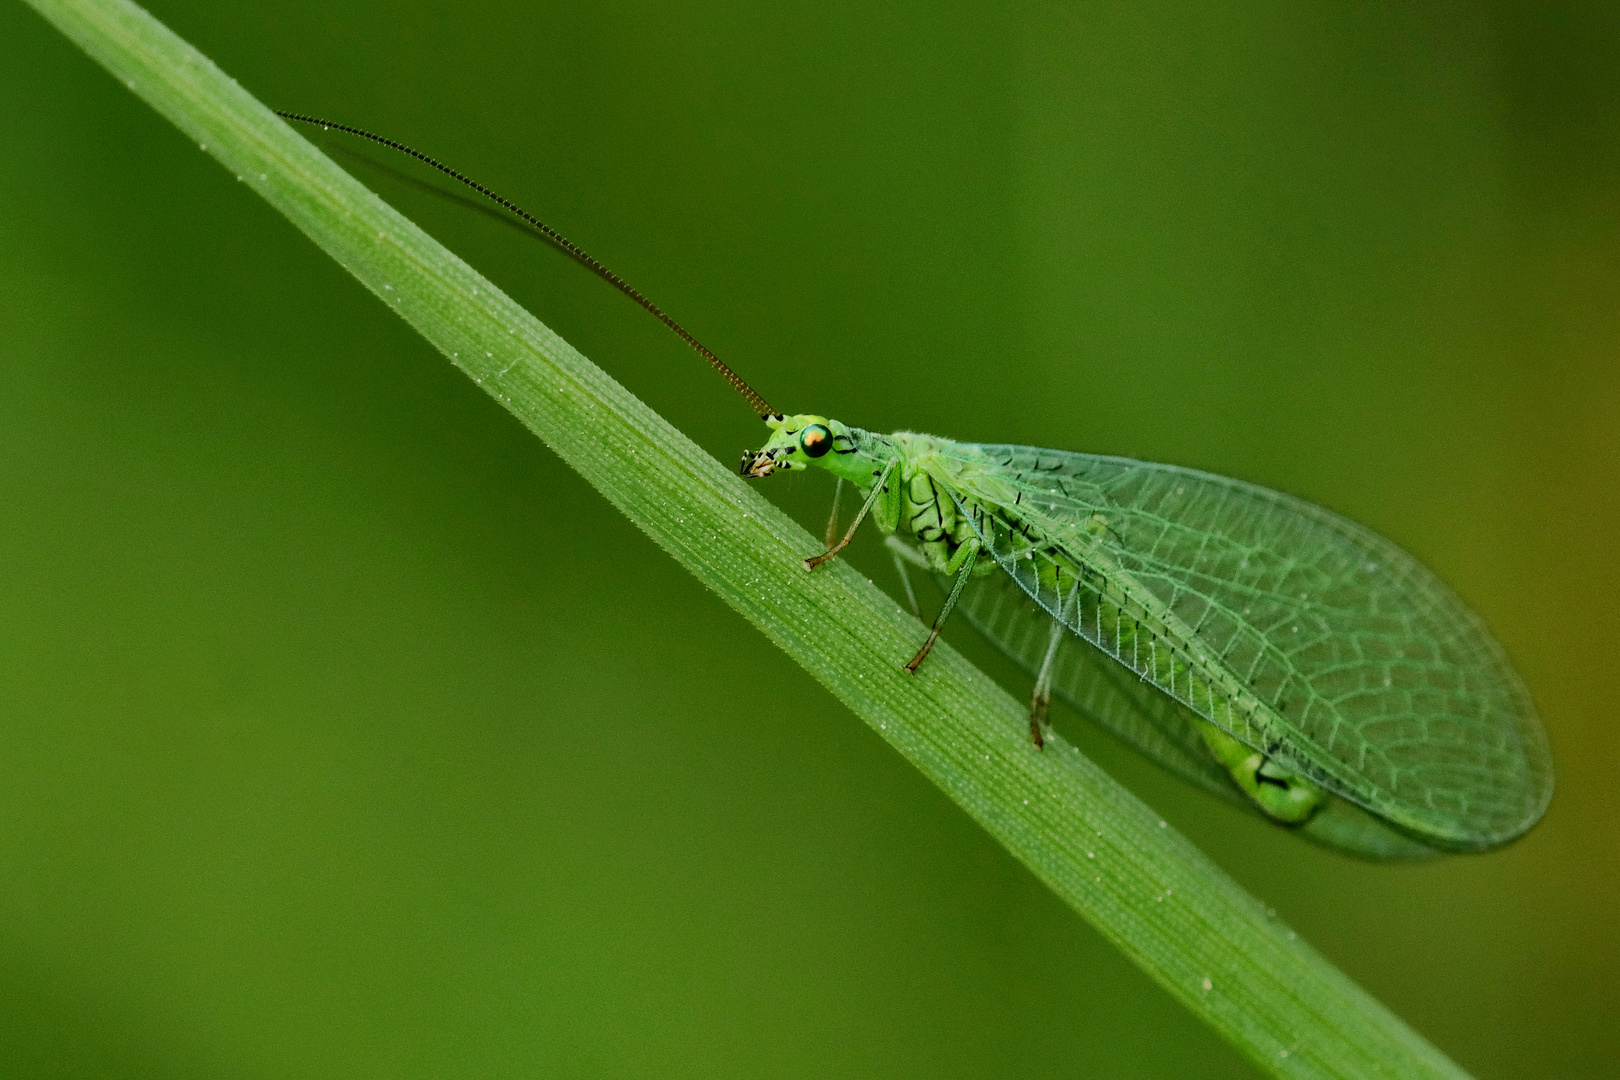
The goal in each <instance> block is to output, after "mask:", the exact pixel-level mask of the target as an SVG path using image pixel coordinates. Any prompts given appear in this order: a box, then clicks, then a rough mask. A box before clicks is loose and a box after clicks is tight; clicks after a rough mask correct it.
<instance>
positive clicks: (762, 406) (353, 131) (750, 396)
mask: <svg viewBox="0 0 1620 1080" xmlns="http://www.w3.org/2000/svg"><path fill="white" fill-rule="evenodd" d="M275 113H276V115H277V116H279V117H281V118H282V119H283V120H294V121H297V122H298V123H300V124H311V125H314V126H315V127H320V128H328V129H330V130H332V131H342V132H345V133H346V134H349V135H355V136H358V137H359V138H362V139H369V140H370V141H372V142H374V143H376V144H378V145H379V146H386V147H388V148H389V149H390V150H398V151H399V152H400V153H402V154H407V155H409V156H411V157H413V158H415V159H416V160H417V161H420V162H422V164H424V165H431V166H432V167H433V168H435V169H438V170H439V171H440V172H442V173H444V174H445V175H446V176H449V177H451V178H453V179H456V180H459V181H461V182H462V183H463V184H466V185H467V186H468V187H470V188H472V189H473V190H474V191H476V192H478V194H480V195H482V196H483V197H484V198H486V199H489V200H490V201H491V202H494V203H496V204H497V205H499V206H500V207H501V208H502V209H505V210H507V211H509V212H511V213H513V214H516V215H517V216H518V217H519V218H521V219H522V220H523V221H524V222H526V223H527V224H528V225H529V226H530V227H531V228H533V229H534V230H535V231H536V232H538V233H539V234H540V235H541V236H543V237H545V238H546V239H547V240H549V241H551V242H552V243H553V244H555V245H556V246H557V247H559V248H561V249H562V250H563V252H564V253H566V254H567V255H569V256H571V257H572V258H573V259H574V261H576V262H578V263H579V264H580V265H582V266H584V267H585V268H586V269H587V270H590V271H591V272H592V273H594V274H595V275H596V276H597V277H599V278H601V279H602V280H603V281H606V282H607V283H608V284H609V285H612V286H613V287H614V288H615V289H618V290H619V291H620V292H622V293H624V295H626V296H628V297H629V298H630V299H632V300H634V301H635V302H636V303H637V304H640V305H641V306H642V307H643V308H645V309H646V310H647V311H648V312H649V313H651V314H652V316H653V317H654V318H656V319H657V320H658V321H659V322H661V323H663V324H664V325H665V326H667V327H669V328H670V329H671V330H673V331H675V333H676V335H677V336H678V337H680V339H681V340H682V341H684V342H686V343H687V344H688V345H690V346H692V348H694V349H696V350H697V352H698V355H699V356H702V357H703V358H704V359H705V360H707V361H708V362H709V363H710V364H712V365H714V369H715V370H716V371H718V372H719V373H720V374H721V375H723V376H725V380H726V381H727V382H728V383H730V384H731V386H732V389H734V390H736V391H737V393H739V394H741V395H742V396H743V400H745V401H747V402H748V407H749V408H751V409H753V410H754V412H756V413H758V414H759V418H760V419H761V420H769V419H771V418H772V417H777V418H779V417H781V415H782V414H781V412H779V411H778V410H776V409H774V408H772V407H771V406H770V404H769V403H767V402H766V400H765V399H764V398H762V397H760V396H759V394H758V393H756V392H755V390H754V388H753V387H752V386H749V385H748V384H747V383H746V382H744V381H743V378H742V376H741V375H738V374H737V373H736V372H735V371H732V370H731V368H730V367H728V366H727V365H726V363H725V362H724V361H723V360H721V359H720V358H719V357H718V356H716V355H714V353H712V352H710V351H709V349H708V346H706V345H704V344H703V342H701V341H699V340H698V339H697V338H695V337H693V336H692V335H691V334H690V333H688V332H687V330H686V327H684V326H682V325H681V324H680V323H678V322H676V321H675V320H674V319H672V318H670V317H669V316H668V315H666V314H664V310H663V309H662V308H660V307H659V306H658V305H657V304H655V303H653V302H652V301H651V300H649V299H647V298H646V297H645V296H643V295H641V293H639V292H637V291H636V289H635V288H634V287H632V286H631V285H630V283H629V282H627V281H625V280H624V279H623V278H621V277H620V276H619V275H618V274H615V273H614V272H613V271H611V270H609V269H608V268H607V267H605V266H603V265H602V264H601V263H599V262H597V261H596V260H595V259H594V258H592V257H591V256H590V255H589V254H588V253H587V252H586V251H585V249H583V248H581V247H580V246H579V245H578V244H576V243H574V242H573V241H572V240H570V239H568V238H567V237H566V236H564V235H563V234H562V233H560V232H558V231H557V230H556V229H553V228H552V227H551V226H550V225H547V224H546V223H545V222H543V221H541V220H540V219H539V218H537V217H535V216H534V215H533V214H530V213H529V212H528V211H527V210H524V209H523V208H522V207H520V206H518V205H517V204H516V203H514V202H512V201H511V200H510V199H506V198H503V197H502V196H500V195H497V194H495V192H493V191H491V190H489V188H487V187H485V186H484V185H482V184H480V183H478V181H476V180H473V179H471V178H470V177H467V176H463V175H462V174H461V173H459V172H457V171H456V170H454V169H452V168H451V167H450V166H448V165H445V164H443V163H441V162H438V161H435V160H434V159H432V158H430V157H428V156H427V155H426V154H424V153H422V152H421V151H419V150H412V149H411V148H410V147H409V146H406V145H405V144H404V143H399V142H395V141H394V140H393V139H385V138H383V137H382V136H381V135H373V134H372V133H371V132H369V131H363V130H361V129H360V128H357V127H350V126H349V125H348V124H338V123H334V122H333V121H331V120H322V119H320V118H319V117H315V116H305V115H304V114H302V113H295V112H282V111H281V110H280V109H277V110H275Z"/></svg>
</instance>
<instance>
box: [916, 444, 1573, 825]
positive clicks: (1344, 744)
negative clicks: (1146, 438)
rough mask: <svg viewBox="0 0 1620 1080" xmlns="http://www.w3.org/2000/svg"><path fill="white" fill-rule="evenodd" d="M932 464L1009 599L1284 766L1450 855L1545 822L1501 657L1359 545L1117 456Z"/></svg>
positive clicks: (1542, 785) (1411, 564)
mask: <svg viewBox="0 0 1620 1080" xmlns="http://www.w3.org/2000/svg"><path fill="white" fill-rule="evenodd" d="M939 468H940V471H941V479H942V480H943V481H945V482H946V484H947V486H950V487H951V488H952V489H953V490H955V491H958V492H960V493H961V494H960V495H959V496H958V500H959V502H961V503H962V505H963V506H964V509H965V508H966V505H967V504H966V502H964V501H963V500H964V499H965V500H971V501H973V502H977V503H979V504H980V505H982V506H989V507H998V508H1000V513H992V514H985V515H982V516H980V517H979V518H978V519H976V528H977V529H978V530H979V532H980V537H981V539H982V540H983V541H984V542H985V544H986V547H987V549H988V550H989V551H990V552H991V554H993V555H994V556H995V558H996V561H997V562H998V564H1000V566H1001V567H1002V569H1004V570H1005V571H1006V572H1007V574H1008V575H1009V576H1010V577H1011V578H1012V579H1013V580H1014V581H1015V582H1017V583H1018V585H1019V587H1020V588H1021V589H1022V590H1023V591H1024V593H1025V594H1026V595H1028V596H1029V597H1030V598H1032V599H1033V600H1034V601H1035V602H1036V603H1037V604H1039V605H1040V606H1041V607H1042V608H1043V609H1045V610H1046V611H1047V612H1048V613H1049V614H1051V615H1054V616H1056V617H1059V618H1061V619H1062V620H1063V622H1064V623H1065V624H1066V625H1067V626H1068V627H1069V628H1070V629H1071V630H1073V631H1074V632H1075V633H1076V634H1077V635H1079V636H1080V637H1082V638H1084V639H1086V640H1087V641H1089V642H1090V643H1091V644H1092V645H1095V646H1097V647H1098V648H1099V649H1100V650H1102V652H1103V653H1104V654H1106V655H1107V656H1110V657H1112V658H1113V659H1114V660H1116V661H1118V662H1119V663H1121V664H1124V665H1125V666H1126V668H1128V669H1129V670H1130V671H1131V672H1132V673H1133V674H1134V675H1135V676H1136V677H1137V678H1139V679H1141V680H1143V681H1145V682H1147V683H1148V684H1150V685H1152V686H1154V687H1156V688H1157V689H1158V690H1159V691H1162V692H1163V693H1165V694H1168V695H1169V696H1170V697H1172V698H1174V699H1175V700H1176V701H1179V702H1180V703H1181V704H1182V705H1184V706H1186V707H1187V708H1189V709H1191V710H1192V711H1193V712H1195V713H1197V714H1198V715H1200V716H1203V717H1204V718H1206V719H1208V720H1210V721H1211V722H1213V723H1215V724H1217V725H1218V726H1220V727H1222V728H1224V729H1225V730H1227V731H1229V732H1230V733H1231V734H1232V735H1233V736H1234V737H1236V738H1238V739H1240V740H1241V741H1243V742H1244V743H1246V744H1248V745H1250V746H1252V747H1255V748H1256V749H1259V750H1261V751H1263V752H1266V753H1268V754H1271V755H1272V756H1273V757H1274V758H1276V759H1277V760H1278V761H1279V762H1280V763H1281V764H1283V765H1284V766H1285V767H1287V768H1290V769H1292V770H1293V771H1295V772H1297V773H1299V774H1301V775H1304V776H1307V777H1309V778H1311V779H1312V780H1315V781H1316V782H1317V783H1320V784H1322V785H1323V786H1324V787H1326V788H1327V789H1328V790H1329V791H1331V792H1334V793H1335V794H1338V795H1340V796H1342V797H1344V798H1346V799H1349V800H1351V801H1352V802H1355V803H1357V804H1359V805H1361V806H1363V807H1366V808H1367V809H1368V810H1370V811H1372V812H1373V813H1374V814H1376V815H1378V816H1379V817H1382V818H1384V819H1387V820H1388V821H1390V822H1392V823H1394V824H1395V825H1397V826H1399V827H1400V828H1402V829H1404V830H1406V831H1409V832H1411V833H1414V834H1416V835H1418V836H1421V837H1423V838H1424V839H1425V841H1426V842H1430V843H1434V844H1436V845H1438V846H1442V847H1446V848H1451V849H1455V850H1478V849H1483V848H1488V847H1492V846H1495V845H1497V844H1501V843H1505V842H1506V841H1508V840H1511V839H1513V838H1514V837H1516V836H1518V835H1520V834H1521V833H1523V832H1524V831H1525V830H1526V829H1528V828H1529V827H1530V826H1531V825H1533V824H1534V823H1535V822H1536V821H1537V820H1538V819H1539V818H1540V816H1541V814H1542V812H1543V810H1544V809H1545V808H1546V805H1547V801H1548V799H1549V798H1550V797H1551V793H1552V764H1551V757H1550V755H1549V753H1548V749H1547V743H1546V737H1545V735H1544V734H1543V733H1542V730H1541V725H1540V722H1539V721H1538V720H1537V718H1536V714H1535V709H1534V706H1533V705H1532V703H1531V701H1530V697H1529V695H1528V693H1527V692H1526V691H1525V688H1524V686H1523V684H1522V683H1521V682H1520V681H1519V678H1518V676H1517V675H1516V674H1515V673H1514V671H1513V669H1512V667H1511V666H1510V665H1509V663H1508V661H1507V659H1506V657H1505V656H1504V654H1503V652H1502V650H1501V647H1500V646H1499V645H1498V644H1497V643H1496V641H1495V640H1494V639H1493V638H1492V637H1491V636H1490V634H1489V633H1488V632H1487V631H1486V630H1485V629H1484V627H1483V626H1482V624H1481V623H1480V622H1479V620H1478V618H1477V617H1476V616H1475V615H1474V614H1473V613H1472V612H1470V611H1469V610H1468V609H1467V608H1466V607H1464V606H1463V604H1462V602H1461V601H1460V600H1458V599H1457V597H1456V596H1455V595H1454V594H1453V593H1452V592H1451V591H1450V590H1449V589H1448V588H1446V586H1445V585H1444V584H1442V583H1441V582H1440V580H1439V579H1438V578H1436V577H1435V576H1434V575H1433V574H1432V573H1430V572H1429V571H1428V570H1427V569H1425V568H1424V567H1423V566H1422V565H1420V564H1419V563H1418V562H1417V561H1416V560H1414V559H1413V558H1412V557H1411V556H1409V555H1407V554H1406V553H1405V552H1403V551H1401V550H1400V549H1399V548H1397V547H1395V546H1394V545H1393V544H1391V543H1389V542H1388V541H1387V540H1384V539H1383V538H1382V537H1379V536H1378V535H1377V534H1375V533H1372V532H1370V531H1369V530H1367V529H1364V528H1362V527H1361V526H1359V525H1357V524H1355V523H1354V522H1351V521H1348V520H1346V519H1344V518H1342V517H1339V516H1338V515H1336V514H1333V513H1330V512H1329V511H1326V510H1323V509H1322V508H1320V507H1317V506H1313V505H1311V504H1309V503H1306V502H1302V501H1300V500H1298V499H1294V498H1291V497H1289V496H1286V495H1282V494H1279V493H1277V492H1274V491H1268V490H1266V489H1265V488H1260V487H1256V486H1254V485H1252V484H1246V483H1243V482H1241V481H1237V480H1231V479H1227V478H1224V477H1219V476H1212V475H1209V474H1207V473H1200V472H1196V471H1193V470H1190V469H1181V468H1176V467H1174V466H1167V465H1153V464H1146V463H1143V462H1138V461H1130V460H1127V459H1122V458H1108V457H1098V456H1093V455H1087V454H1073V453H1064V452H1060V451H1053V450H1042V449H1036V448H1032V447H1022V446H996V445H983V446H977V445H971V444H950V445H948V446H947V447H946V448H945V449H944V450H942V451H941V457H940V465H939ZM1139 711H1140V710H1139ZM1166 738H1169V739H1171V740H1172V741H1174V740H1175V739H1176V738H1178V737H1177V736H1174V735H1167V736H1166ZM1182 741H1185V740H1184V739H1183V740H1182Z"/></svg>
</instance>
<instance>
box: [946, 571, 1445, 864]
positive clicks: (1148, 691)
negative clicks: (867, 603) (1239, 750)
mask: <svg viewBox="0 0 1620 1080" xmlns="http://www.w3.org/2000/svg"><path fill="white" fill-rule="evenodd" d="M930 576H931V577H932V578H933V581H934V584H935V585H936V586H937V587H938V588H939V590H940V595H941V597H943V596H944V595H945V594H946V593H948V592H949V591H950V586H951V582H950V581H949V580H948V579H945V578H942V577H940V576H939V575H937V574H936V575H930ZM956 611H957V614H958V616H959V617H961V618H965V619H966V620H967V621H968V622H969V623H970V624H971V625H972V626H973V627H974V629H976V630H978V631H979V632H980V633H981V634H983V635H984V636H985V637H986V638H987V639H988V640H989V641H990V642H992V643H993V644H994V645H996V647H997V648H999V649H1001V650H1002V651H1003V652H1004V653H1006V654H1007V655H1008V656H1009V657H1010V658H1012V659H1013V660H1014V661H1015V662H1017V663H1018V664H1019V665H1020V666H1022V667H1023V668H1024V669H1025V670H1026V671H1028V672H1029V673H1030V675H1031V676H1033V675H1034V674H1035V673H1036V672H1038V671H1039V670H1040V666H1041V661H1042V660H1043V659H1044V658H1045V652H1046V647H1047V641H1048V637H1047V628H1048V627H1050V626H1051V624H1052V616H1051V615H1050V614H1049V613H1048V612H1047V610H1046V609H1045V608H1043V607H1041V606H1040V605H1039V604H1037V603H1036V602H1035V601H1034V600H1033V599H1031V598H1030V596H1029V594H1027V593H1026V592H1025V591H1024V590H1023V589H1022V588H1021V587H1020V586H1019V585H1018V583H1017V582H1016V581H1015V580H1014V579H1013V578H1012V577H1011V576H1009V575H1007V574H993V575H990V576H988V577H977V578H974V579H972V580H971V581H969V582H968V584H967V587H966V588H965V589H964V590H963V592H962V597H961V599H960V600H959V601H958V603H957V607H956ZM1052 692H1053V693H1054V694H1055V695H1056V696H1057V697H1058V698H1060V699H1062V700H1063V701H1065V702H1067V703H1068V704H1069V705H1070V706H1071V707H1073V708H1074V709H1075V710H1077V711H1078V712H1079V713H1080V714H1081V715H1083V716H1085V717H1086V718H1087V719H1089V720H1091V721H1092V722H1093V723H1095V724H1097V725H1099V726H1100V727H1102V728H1103V729H1104V730H1105V731H1108V732H1109V733H1110V734H1112V735H1113V736H1114V737H1115V738H1118V739H1119V740H1120V741H1122V742H1124V743H1125V744H1126V745H1128V746H1130V747H1132V748H1134V749H1135V750H1137V751H1138V752H1140V753H1141V754H1143V755H1145V756H1146V757H1148V758H1150V759H1152V760H1153V761H1155V762H1157V763H1159V764H1160V765H1162V766H1163V767H1164V768H1166V769H1168V770H1170V771H1171V772H1172V773H1175V774H1176V775H1177V776H1179V777H1181V778H1182V779H1183V780H1186V781H1187V782H1189V783H1191V784H1193V785H1194V786H1196V787H1199V788H1202V789H1203V790H1205V791H1207V792H1210V793H1211V794H1214V795H1217V796H1219V797H1221V798H1223V799H1225V800H1227V801H1228V802H1232V803H1235V804H1237V805H1238V806H1241V807H1243V808H1244V809H1246V810H1251V811H1253V812H1254V813H1255V814H1256V815H1260V813H1261V812H1260V810H1259V808H1258V807H1256V806H1255V804H1254V801H1253V800H1252V799H1250V798H1249V797H1248V796H1247V795H1245V794H1244V793H1243V791H1242V790H1241V789H1240V788H1239V787H1238V786H1237V785H1236V784H1235V783H1233V782H1232V778H1231V776H1230V775H1229V774H1228V773H1227V771H1226V769H1225V768H1224V767H1222V766H1221V764H1220V763H1219V762H1217V761H1216V760H1215V758H1214V756H1213V755H1212V754H1211V753H1210V752H1209V749H1208V747H1207V746H1206V745H1205V743H1204V740H1203V738H1202V737H1201V736H1199V734H1198V731H1197V729H1196V728H1195V727H1194V726H1193V725H1194V722H1195V721H1194V714H1193V712H1192V710H1191V709H1189V708H1188V707H1187V706H1186V705H1184V704H1182V703H1181V702H1179V701H1177V700H1176V699H1175V698H1172V697H1171V696H1170V695H1168V694H1166V693H1164V692H1163V691H1161V690H1160V689H1159V688H1158V687H1156V686H1154V685H1153V684H1152V683H1150V682H1147V681H1145V680H1144V679H1142V678H1141V677H1140V676H1139V675H1137V674H1136V673H1135V672H1134V671H1131V670H1130V669H1129V668H1127V667H1125V665H1123V664H1120V663H1118V662H1116V661H1115V660H1113V659H1112V658H1111V657H1109V656H1107V655H1105V654H1104V653H1103V652H1102V651H1101V650H1100V649H1097V648H1095V647H1093V646H1092V645H1090V644H1089V643H1087V642H1085V641H1083V640H1081V639H1080V638H1079V637H1077V636H1075V635H1073V634H1066V635H1064V638H1063V640H1062V641H1061V642H1060V643H1059V645H1058V652H1057V655H1056V657H1055V659H1054V663H1053V672H1052ZM1296 831H1298V832H1299V833H1300V834H1301V835H1304V836H1307V837H1309V838H1310V839H1312V840H1315V841H1316V842H1318V843H1321V844H1324V845H1326V846H1328V847H1333V848H1337V849H1338V850H1340V851H1346V852H1349V853H1350V854H1353V855H1359V856H1361V857H1363V858H1369V859H1382V860H1393V859H1415V858H1426V857H1428V856H1431V855H1434V854H1435V851H1434V849H1433V848H1429V847H1426V846H1424V845H1422V844H1420V843H1418V842H1417V841H1416V840H1412V839H1410V838H1409V837H1407V836H1405V835H1404V834H1402V833H1399V832H1397V831H1395V830H1394V829H1392V828H1390V827H1389V826H1388V825H1385V824H1384V823H1383V822H1382V821H1380V820H1379V819H1378V818H1376V817H1373V816H1372V815H1371V814H1369V813H1367V812H1366V811H1365V810H1363V809H1361V808H1360V807H1359V806H1356V805H1355V804H1353V803H1347V802H1345V801H1343V800H1340V799H1332V800H1331V801H1330V802H1329V804H1328V806H1326V807H1324V808H1323V810H1322V811H1321V812H1319V813H1318V814H1317V815H1316V816H1315V817H1313V818H1312V819H1311V820H1310V821H1309V822H1307V823H1306V824H1305V825H1304V826H1302V827H1300V828H1298V829H1297V830H1296Z"/></svg>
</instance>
